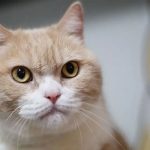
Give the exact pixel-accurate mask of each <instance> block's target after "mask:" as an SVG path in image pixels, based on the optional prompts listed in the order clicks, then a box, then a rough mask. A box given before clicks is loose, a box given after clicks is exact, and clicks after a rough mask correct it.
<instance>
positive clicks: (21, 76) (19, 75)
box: [11, 66, 33, 83]
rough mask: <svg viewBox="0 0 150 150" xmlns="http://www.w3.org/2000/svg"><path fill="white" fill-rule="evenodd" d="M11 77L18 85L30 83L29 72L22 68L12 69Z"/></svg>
mask: <svg viewBox="0 0 150 150" xmlns="http://www.w3.org/2000/svg"><path fill="white" fill-rule="evenodd" d="M11 74H12V77H13V79H14V80H15V81H17V82H19V83H27V82H30V81H32V78H33V77H32V73H31V71H30V70H29V69H28V68H26V67H24V66H17V67H14V68H13V69H12V73H11Z"/></svg>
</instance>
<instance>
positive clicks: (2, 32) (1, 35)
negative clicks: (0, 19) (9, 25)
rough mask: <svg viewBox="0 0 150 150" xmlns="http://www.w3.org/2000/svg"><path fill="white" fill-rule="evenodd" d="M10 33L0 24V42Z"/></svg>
mask: <svg viewBox="0 0 150 150" xmlns="http://www.w3.org/2000/svg"><path fill="white" fill-rule="evenodd" d="M10 35H11V32H10V31H9V30H8V29H6V28H5V27H4V26H2V25H1V24H0V43H2V42H5V41H6V40H7V39H8V37H9V36H10Z"/></svg>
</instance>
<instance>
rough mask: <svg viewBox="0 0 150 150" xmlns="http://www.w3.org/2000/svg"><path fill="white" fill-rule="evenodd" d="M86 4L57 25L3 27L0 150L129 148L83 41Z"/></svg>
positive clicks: (0, 28)
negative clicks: (22, 27) (110, 111)
mask: <svg viewBox="0 0 150 150" xmlns="http://www.w3.org/2000/svg"><path fill="white" fill-rule="evenodd" d="M83 16H84V15H83V7H82V4H81V3H80V2H74V3H73V4H72V5H71V6H70V7H69V8H68V10H67V11H66V13H65V14H64V16H63V17H62V18H61V19H60V21H59V22H58V23H57V24H54V25H51V26H48V27H42V28H35V29H17V30H11V29H7V28H5V27H4V26H2V25H1V26H0V83H1V84H0V150H127V149H128V146H127V144H126V142H125V140H124V138H123V137H122V136H121V135H120V133H118V132H117V131H116V130H115V125H114V124H113V121H111V118H110V116H109V113H108V112H107V108H106V106H105V100H104V98H103V97H104V96H103V92H102V91H103V90H102V73H101V67H100V65H99V64H98V62H97V60H96V58H95V56H94V55H93V54H92V53H91V51H90V50H88V49H87V48H86V46H85V44H84V35H83V34H84V32H83V30H84V27H83V26H84V25H83V22H84V18H83Z"/></svg>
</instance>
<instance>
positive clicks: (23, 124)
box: [17, 119, 28, 150]
mask: <svg viewBox="0 0 150 150" xmlns="http://www.w3.org/2000/svg"><path fill="white" fill-rule="evenodd" d="M27 122H28V120H24V119H22V125H20V129H19V132H18V138H17V150H19V142H20V138H21V133H22V131H23V128H24V126H25V124H26V123H27Z"/></svg>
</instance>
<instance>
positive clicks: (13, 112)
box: [5, 106, 22, 122]
mask: <svg viewBox="0 0 150 150" xmlns="http://www.w3.org/2000/svg"><path fill="white" fill-rule="evenodd" d="M21 107H22V106H18V107H17V108H16V109H15V110H14V111H12V112H11V113H10V115H9V116H8V117H7V119H6V120H5V121H6V122H7V121H9V120H10V119H11V118H12V116H13V115H14V114H15V113H16V112H17V111H18V110H19V109H20V108H21Z"/></svg>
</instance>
